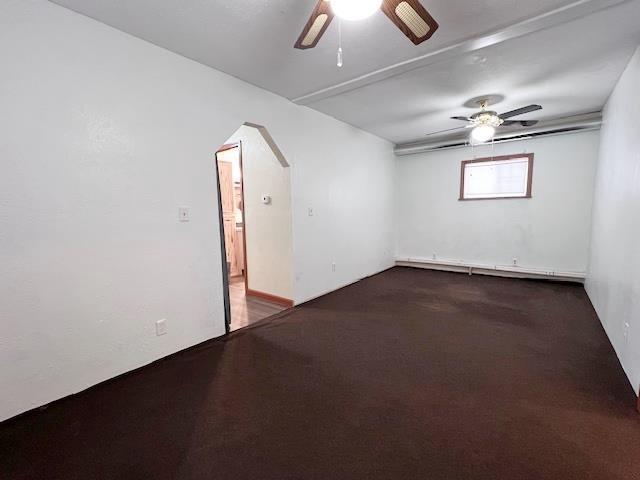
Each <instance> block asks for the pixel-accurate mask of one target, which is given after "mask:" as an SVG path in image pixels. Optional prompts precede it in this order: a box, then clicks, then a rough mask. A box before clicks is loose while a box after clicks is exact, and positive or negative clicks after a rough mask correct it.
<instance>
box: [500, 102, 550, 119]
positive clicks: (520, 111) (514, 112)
mask: <svg viewBox="0 0 640 480" xmlns="http://www.w3.org/2000/svg"><path fill="white" fill-rule="evenodd" d="M536 110H542V107H541V106H540V105H528V106H526V107H522V108H518V109H516V110H511V111H510V112H506V113H503V114H502V115H498V116H499V117H500V118H502V119H505V118H511V117H515V116H516V115H522V114H523V113H529V112H535V111H536Z"/></svg>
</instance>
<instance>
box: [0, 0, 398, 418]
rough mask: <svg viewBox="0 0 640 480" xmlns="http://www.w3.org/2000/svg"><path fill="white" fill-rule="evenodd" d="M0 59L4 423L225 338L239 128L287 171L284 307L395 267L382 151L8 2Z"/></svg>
mask: <svg viewBox="0 0 640 480" xmlns="http://www.w3.org/2000/svg"><path fill="white" fill-rule="evenodd" d="M0 64H1V65H2V75H0V111H1V112H2V114H1V115H0V131H1V132H2V135H1V136H0V159H1V161H2V174H1V175H0V269H1V270H2V271H1V272H0V328H1V329H2V330H1V339H0V391H1V392H2V396H1V397H0V419H4V418H8V417H10V416H12V415H15V414H17V413H20V412H22V411H25V410H28V409H30V408H33V407H36V406H38V405H42V404H45V403H47V402H50V401H52V400H55V399H57V398H60V397H62V396H65V395H68V394H70V393H73V392H77V391H79V390H82V389H84V388H86V387H88V386H90V385H92V384H95V383H97V382H100V381H102V380H105V379H108V378H110V377H113V376H115V375H118V374H120V373H123V372H126V371H128V370H131V369H133V368H136V367H139V366H141V365H144V364H146V363H148V362H151V361H153V360H155V359H158V358H160V357H163V356H165V355H167V354H170V353H173V352H175V351H177V350H180V349H183V348H185V347H188V346H190V345H193V344H196V343H199V342H201V341H203V340H206V339H209V338H212V337H216V336H218V335H221V334H222V333H223V332H224V319H223V303H222V275H221V258H220V250H219V235H220V232H219V227H218V222H217V204H216V194H215V179H214V172H215V169H214V163H213V162H214V152H215V150H216V148H217V147H218V146H219V145H221V144H222V143H223V142H224V141H225V139H226V138H227V137H229V135H231V134H232V133H233V132H234V131H235V130H236V129H237V128H238V127H239V126H240V125H241V124H242V123H244V122H245V121H250V122H255V123H258V124H262V125H265V126H267V127H268V128H269V131H270V132H271V134H272V135H273V137H274V138H275V139H276V141H277V142H278V145H279V146H280V148H281V149H282V151H283V153H284V155H285V156H286V158H287V159H288V160H289V162H290V163H291V165H292V167H291V170H292V171H291V175H292V197H293V198H292V200H293V239H294V271H295V277H294V278H295V286H294V300H296V301H301V300H304V299H307V298H310V297H313V296H317V295H320V294H322V293H324V292H326V291H328V290H332V289H335V288H336V287H338V286H340V285H343V284H345V283H349V282H352V281H355V280H357V279H359V278H361V277H363V276H366V275H368V274H371V273H374V272H377V271H379V270H382V269H384V268H386V267H388V266H390V265H391V264H392V248H393V229H392V220H393V211H392V207H391V205H392V201H393V168H394V157H393V154H392V145H391V144H389V143H388V142H386V141H383V140H381V139H379V138H377V137H374V136H372V135H369V134H367V133H364V132H362V131H360V130H357V129H355V128H352V127H350V126H348V125H345V124H343V123H340V122H338V121H336V120H334V119H332V118H330V117H327V116H324V115H322V114H320V113H317V112H315V111H312V110H310V109H306V108H304V107H299V106H296V105H294V104H292V103H290V102H288V101H286V100H285V99H282V98H280V97H278V96H275V95H273V94H270V93H267V92H265V91H263V90H260V89H258V88H256V87H253V86H251V85H248V84H246V83H243V82H241V81H239V80H237V79H235V78H232V77H230V76H227V75H224V74H222V73H220V72H217V71H215V70H212V69H209V68H207V67H205V66H203V65H200V64H198V63H196V62H193V61H190V60H187V59H185V58H182V57H180V56H178V55H175V54H173V53H171V52H168V51H166V50H163V49H161V48H158V47H156V46H153V45H151V44H149V43H146V42H144V41H141V40H138V39H136V38H134V37H131V36H129V35H126V34H124V33H121V32H119V31H117V30H114V29H112V28H110V27H107V26H105V25H103V24H100V23H98V22H96V21H93V20H90V19H88V18H86V17H83V16H80V15H78V14H75V13H73V12H71V11H69V10H66V9H64V8H62V7H59V6H56V5H54V4H51V3H49V2H46V1H44V0H20V1H17V0H11V1H3V2H1V3H0ZM180 206H188V207H190V209H191V221H190V222H189V223H179V222H178V207H180ZM309 207H313V208H314V212H315V214H314V216H308V215H307V209H308V208H309ZM333 261H335V262H336V263H337V269H336V272H335V273H332V271H331V263H332V262H333ZM161 318H166V319H167V320H168V334H167V335H165V336H162V337H156V336H155V333H154V324H155V321H156V320H158V319H161Z"/></svg>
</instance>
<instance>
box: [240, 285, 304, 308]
mask: <svg viewBox="0 0 640 480" xmlns="http://www.w3.org/2000/svg"><path fill="white" fill-rule="evenodd" d="M246 294H247V295H248V296H251V297H258V298H262V299H263V300H267V301H269V302H272V303H277V304H278V305H282V306H284V307H289V308H291V307H293V305H294V302H293V300H291V299H289V298H284V297H279V296H277V295H271V294H270V293H265V292H260V291H259V290H252V289H250V288H247V290H246Z"/></svg>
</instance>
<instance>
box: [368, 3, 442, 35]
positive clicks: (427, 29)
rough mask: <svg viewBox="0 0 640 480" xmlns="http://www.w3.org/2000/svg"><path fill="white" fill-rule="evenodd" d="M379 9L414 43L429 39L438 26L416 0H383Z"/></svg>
mask: <svg viewBox="0 0 640 480" xmlns="http://www.w3.org/2000/svg"><path fill="white" fill-rule="evenodd" d="M380 9H381V10H382V11H383V12H384V13H385V15H386V16H387V17H389V19H390V20H391V21H392V22H393V23H394V24H395V25H396V27H398V28H399V29H400V30H401V31H402V33H404V34H405V35H406V36H407V37H408V38H409V40H411V41H412V42H413V43H414V44H415V45H420V44H421V43H422V42H424V41H425V40H429V39H430V38H431V36H432V35H433V34H434V33H435V32H436V30H437V29H438V27H439V25H438V22H436V21H435V20H434V18H433V17H432V16H431V15H430V14H429V12H427V10H426V9H425V8H424V7H423V6H422V4H421V3H420V2H419V1H418V0H384V1H383V2H382V5H381V6H380Z"/></svg>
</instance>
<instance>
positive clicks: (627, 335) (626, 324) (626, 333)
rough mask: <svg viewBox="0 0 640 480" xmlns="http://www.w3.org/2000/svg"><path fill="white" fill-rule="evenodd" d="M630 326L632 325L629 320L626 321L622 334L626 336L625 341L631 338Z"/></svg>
mask: <svg viewBox="0 0 640 480" xmlns="http://www.w3.org/2000/svg"><path fill="white" fill-rule="evenodd" d="M629 327H631V325H630V324H629V322H624V331H623V333H622V336H623V337H624V340H625V342H627V341H628V340H629Z"/></svg>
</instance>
